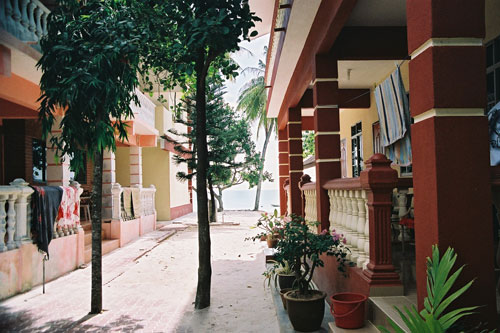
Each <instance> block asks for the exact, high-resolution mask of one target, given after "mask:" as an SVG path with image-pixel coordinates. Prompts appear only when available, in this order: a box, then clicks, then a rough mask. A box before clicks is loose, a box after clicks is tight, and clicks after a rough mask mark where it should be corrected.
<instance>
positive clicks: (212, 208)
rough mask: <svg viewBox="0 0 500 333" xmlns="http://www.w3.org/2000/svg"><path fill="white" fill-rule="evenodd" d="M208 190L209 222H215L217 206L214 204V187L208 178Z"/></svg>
mask: <svg viewBox="0 0 500 333" xmlns="http://www.w3.org/2000/svg"><path fill="white" fill-rule="evenodd" d="M208 190H209V191H210V205H208V208H209V209H210V212H209V214H210V218H209V221H210V222H217V211H216V207H217V205H216V204H215V192H214V186H213V184H212V178H211V177H210V176H209V177H208Z"/></svg>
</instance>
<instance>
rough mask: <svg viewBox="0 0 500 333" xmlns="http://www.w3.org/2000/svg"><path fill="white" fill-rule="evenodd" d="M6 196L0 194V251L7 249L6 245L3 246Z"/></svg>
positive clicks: (5, 222)
mask: <svg viewBox="0 0 500 333" xmlns="http://www.w3.org/2000/svg"><path fill="white" fill-rule="evenodd" d="M7 198H8V196H7V195H3V194H0V252H4V251H7V246H5V241H4V239H5V233H6V232H7V220H6V219H5V218H6V217H7V213H6V212H5V201H6V200H7Z"/></svg>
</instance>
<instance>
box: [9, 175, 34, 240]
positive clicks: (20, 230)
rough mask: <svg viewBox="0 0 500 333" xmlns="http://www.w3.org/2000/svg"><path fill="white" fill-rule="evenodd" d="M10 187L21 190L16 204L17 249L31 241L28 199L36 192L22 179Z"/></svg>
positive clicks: (18, 179)
mask: <svg viewBox="0 0 500 333" xmlns="http://www.w3.org/2000/svg"><path fill="white" fill-rule="evenodd" d="M10 185H11V186H15V187H17V188H18V189H19V193H18V195H17V200H16V203H15V204H14V205H15V209H16V220H17V221H16V233H15V237H14V241H15V242H16V247H20V246H21V244H23V243H27V242H30V241H31V239H30V237H29V232H30V221H29V218H28V208H29V206H28V197H29V196H31V194H32V193H33V192H34V191H33V189H32V188H31V187H29V186H28V183H27V182H26V181H25V180H24V179H21V178H17V179H15V180H14V181H13V182H11V183H10Z"/></svg>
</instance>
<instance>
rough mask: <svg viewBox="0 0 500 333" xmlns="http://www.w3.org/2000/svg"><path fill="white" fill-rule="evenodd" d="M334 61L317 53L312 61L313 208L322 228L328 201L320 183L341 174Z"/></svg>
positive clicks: (326, 220) (328, 206) (328, 207)
mask: <svg viewBox="0 0 500 333" xmlns="http://www.w3.org/2000/svg"><path fill="white" fill-rule="evenodd" d="M338 96H339V85H338V72H337V60H336V59H333V58H331V57H328V56H323V55H317V56H316V58H315V63H314V64H313V106H314V132H315V136H316V137H315V158H316V198H317V199H316V208H317V210H318V213H317V214H318V220H319V221H320V222H321V227H320V228H321V230H324V229H326V230H328V228H329V226H330V221H329V213H330V201H329V198H328V191H326V190H324V189H323V185H324V184H325V183H326V182H327V181H328V180H330V179H334V178H340V177H341V176H342V173H341V168H340V120H339V98H338Z"/></svg>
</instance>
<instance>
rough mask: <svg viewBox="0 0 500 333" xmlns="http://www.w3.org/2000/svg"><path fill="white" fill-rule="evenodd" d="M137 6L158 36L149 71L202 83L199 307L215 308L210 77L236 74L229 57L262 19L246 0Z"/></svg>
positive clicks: (152, 42)
mask: <svg viewBox="0 0 500 333" xmlns="http://www.w3.org/2000/svg"><path fill="white" fill-rule="evenodd" d="M137 4H138V7H137V8H138V11H139V15H137V17H136V19H137V20H141V24H143V25H144V26H145V27H146V28H147V30H148V31H151V32H152V33H154V34H153V35H151V36H150V39H149V40H148V46H149V49H148V50H147V57H146V59H145V62H144V68H148V69H152V74H153V75H154V76H156V77H157V78H158V82H160V83H161V84H162V85H163V87H164V88H165V89H168V88H172V87H173V86H175V85H181V86H184V87H185V86H186V82H187V81H188V79H189V78H190V77H191V76H194V78H195V80H196V99H195V101H196V103H195V110H196V133H197V134H196V145H195V149H194V150H195V152H196V157H197V160H198V161H201V163H197V165H196V187H197V189H198V195H197V204H198V245H199V246H198V248H199V250H198V251H199V252H198V259H199V268H198V286H197V290H196V299H195V308H197V309H203V308H205V307H208V306H210V285H211V275H212V268H211V263H210V257H211V252H210V226H209V220H208V206H207V192H206V188H207V172H208V148H207V129H206V121H207V118H206V113H207V112H206V77H207V73H208V70H209V68H210V67H211V66H213V67H214V68H216V69H217V70H219V71H220V72H221V73H222V74H223V75H226V76H230V75H235V74H236V69H237V66H236V65H235V64H234V63H232V62H231V61H229V59H227V57H226V56H225V55H226V54H227V53H228V52H232V51H235V50H238V48H239V47H238V43H239V42H241V41H242V40H249V31H250V29H251V28H252V27H253V26H254V23H253V22H254V21H255V20H259V19H258V18H257V17H256V16H255V15H254V14H253V13H252V12H250V7H249V5H248V2H247V1H246V0H210V1H207V0H191V1H164V0H149V1H144V2H137ZM141 5H142V6H141ZM252 34H254V35H256V34H257V32H253V33H252ZM147 80H148V78H147ZM152 87H153V85H152V84H150V88H152Z"/></svg>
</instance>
